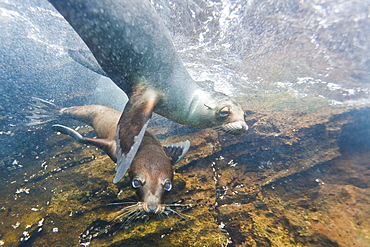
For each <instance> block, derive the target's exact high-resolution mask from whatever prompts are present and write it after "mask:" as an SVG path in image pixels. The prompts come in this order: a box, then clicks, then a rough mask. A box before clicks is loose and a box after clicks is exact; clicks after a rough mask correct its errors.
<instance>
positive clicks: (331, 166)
mask: <svg viewBox="0 0 370 247" xmlns="http://www.w3.org/2000/svg"><path fill="white" fill-rule="evenodd" d="M152 3H153V5H154V6H155V8H156V9H157V10H158V12H159V13H160V15H161V17H162V18H163V20H164V22H165V24H166V26H167V27H168V28H169V30H170V31H171V33H172V35H173V38H174V42H175V45H176V48H177V49H178V51H179V54H180V56H181V57H182V59H183V61H184V63H185V65H186V67H187V68H188V70H189V72H190V73H191V75H192V76H193V77H194V79H195V80H197V81H199V83H200V84H202V85H204V86H206V87H213V88H214V89H215V90H218V91H221V92H224V93H227V94H229V95H232V96H233V97H235V99H237V100H238V101H239V102H240V103H241V104H242V106H243V108H244V109H245V111H246V113H247V122H248V124H249V126H250V128H251V130H250V133H249V134H247V135H243V136H229V135H226V134H222V133H217V132H216V131H214V130H211V129H205V130H199V129H195V128H190V127H186V126H180V125H178V124H175V123H172V122H170V121H169V120H165V119H163V118H161V117H158V116H154V118H153V120H152V123H151V124H152V125H151V127H150V130H151V131H152V132H153V133H154V134H156V135H157V137H158V138H159V139H160V140H161V142H162V143H163V144H168V143H173V142H178V141H183V140H185V139H189V140H190V141H191V149H190V151H189V153H188V154H187V156H186V157H185V159H183V160H182V161H181V162H180V163H179V164H177V165H176V167H175V168H176V175H175V179H174V185H173V187H174V189H173V190H172V191H171V193H170V194H168V195H167V197H166V201H167V202H178V201H180V202H181V204H183V205H188V206H186V207H184V208H181V209H180V208H179V209H177V210H178V212H179V213H182V214H185V215H186V216H187V217H183V218H181V217H180V216H178V215H170V216H169V217H164V218H156V217H153V218H152V219H151V220H149V221H148V222H138V223H137V224H133V225H132V226H131V227H130V228H129V229H125V227H123V228H122V229H120V230H118V231H117V233H116V234H115V235H112V236H108V234H105V235H104V234H101V235H100V236H101V238H96V239H94V240H92V242H91V245H92V246H123V245H126V246H137V245H142V246H369V245H370V232H369V230H368V229H370V218H369V217H368V215H369V214H370V212H369V208H370V207H369V204H370V201H369V200H370V190H369V181H370V180H369V176H370V172H369V171H370V168H369V164H370V163H369V160H370V157H369V155H370V122H369V119H370V110H369V106H370V102H369V99H370V98H369V90H370V89H369V78H370V74H369V73H370V67H369V66H370V65H369V64H370V63H369V57H370V44H369V40H370V37H369V35H370V19H369V14H370V13H369V10H370V2H369V1H348V0H347V1H345V0H340V1H329V0H326V1H324V0H323V1H298V0H297V1H282V0H281V1H280V0H273V1H226V0H225V1H152ZM0 21H1V27H2V32H1V34H0V51H1V53H0V54H1V56H0V66H1V70H0V75H1V76H0V80H1V82H0V83H1V84H0V85H1V87H0V92H1V96H0V142H1V144H0V147H1V148H0V169H1V171H2V172H1V173H0V174H1V175H0V186H1V189H0V198H1V200H0V245H4V246H78V245H79V237H80V234H81V233H82V232H84V231H85V230H86V228H87V227H88V226H89V225H90V224H92V223H93V222H98V220H101V221H99V222H100V223H101V224H102V225H104V224H103V223H102V222H109V221H110V220H112V218H114V216H115V214H116V213H117V211H119V210H120V209H121V208H122V207H123V206H108V204H110V203H111V202H114V201H120V200H122V199H125V198H129V197H132V196H134V191H133V190H132V189H131V186H130V183H129V180H128V178H125V179H124V180H123V181H122V182H120V183H119V184H118V185H114V184H113V183H111V181H112V178H113V176H114V163H113V162H112V161H111V160H110V159H109V157H108V156H106V155H105V154H104V153H103V152H102V151H100V150H97V149H96V148H95V147H86V146H83V145H81V144H77V143H75V142H74V141H72V140H71V139H70V138H67V137H65V136H58V135H56V134H55V133H54V132H53V131H52V130H51V129H50V125H44V126H39V127H33V128H30V127H25V126H24V123H26V119H25V118H24V115H25V114H26V113H27V111H28V110H29V107H28V103H29V100H30V99H29V97H31V96H36V97H40V98H43V99H48V100H54V101H55V102H56V103H57V104H59V105H64V106H72V105H80V104H92V103H94V104H104V105H108V106H110V107H114V108H116V109H119V110H121V109H122V107H123V104H124V102H125V99H123V98H122V97H123V96H122V93H121V92H120V91H119V90H118V89H117V88H116V87H115V86H114V85H112V84H111V82H110V81H109V80H107V79H103V78H101V77H100V76H98V75H96V74H94V73H93V72H91V71H89V70H88V69H86V68H83V67H82V66H81V65H79V64H77V63H75V62H74V61H73V60H72V59H71V58H70V57H69V56H68V53H67V50H68V49H69V48H72V49H75V48H80V47H83V43H82V41H81V40H79V38H78V36H77V35H76V34H75V33H74V32H73V30H72V29H71V27H69V25H68V24H67V23H66V22H65V21H64V19H63V18H62V17H61V16H60V15H59V14H58V13H57V12H56V11H55V10H54V9H53V8H52V6H51V5H50V4H49V3H48V2H47V1H41V0H38V1H37V0H28V1H21V2H19V1H9V0H0ZM107 92H108V93H107ZM106 95H109V97H105V96H106ZM113 98H114V99H115V100H112V99H113ZM63 123H64V124H66V125H69V126H72V125H75V126H77V125H81V123H78V122H75V121H66V122H63ZM79 131H80V132H82V133H85V134H87V135H90V136H94V133H93V132H92V130H91V128H87V127H84V128H81V129H79ZM190 205H191V206H190ZM26 239H27V241H26ZM21 240H23V241H21Z"/></svg>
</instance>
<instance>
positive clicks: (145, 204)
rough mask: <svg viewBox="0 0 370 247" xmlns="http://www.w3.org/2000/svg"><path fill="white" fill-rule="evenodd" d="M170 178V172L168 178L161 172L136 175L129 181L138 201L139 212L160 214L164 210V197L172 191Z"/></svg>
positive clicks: (171, 176)
mask: <svg viewBox="0 0 370 247" xmlns="http://www.w3.org/2000/svg"><path fill="white" fill-rule="evenodd" d="M172 178H173V172H172V171H171V175H170V176H167V175H165V174H164V173H162V174H161V172H156V174H153V173H151V174H148V173H141V172H139V173H136V174H135V176H133V177H132V179H131V185H132V187H133V188H134V189H135V190H136V195H137V197H138V199H139V203H138V208H139V210H140V211H145V212H146V213H149V214H161V213H162V212H163V211H164V210H165V204H164V195H165V193H166V192H168V191H170V190H171V189H172Z"/></svg>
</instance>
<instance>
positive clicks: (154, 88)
mask: <svg viewBox="0 0 370 247" xmlns="http://www.w3.org/2000/svg"><path fill="white" fill-rule="evenodd" d="M49 2H50V3H51V4H52V5H53V6H54V7H55V8H56V9H57V10H58V11H59V13H61V14H62V16H63V17H64V18H65V19H66V20H67V21H68V22H69V24H70V25H71V26H72V27H73V28H74V30H75V31H76V32H77V33H78V35H79V36H80V37H81V38H82V40H83V41H84V42H85V44H86V45H87V46H88V48H89V49H90V51H91V53H92V55H93V58H84V59H75V60H81V61H82V60H83V61H82V62H81V64H85V65H86V64H90V65H88V66H87V67H89V68H91V69H93V70H94V71H96V72H98V73H100V74H102V75H105V76H108V77H109V78H110V79H112V81H113V82H114V83H115V84H117V86H118V87H120V88H121V89H122V90H123V91H125V93H126V94H127V95H128V97H129V102H128V103H127V105H126V106H125V109H124V111H123V113H122V116H121V118H120V120H119V123H118V126H117V135H116V144H117V152H116V153H117V174H116V177H115V178H114V182H115V183H116V182H118V181H119V180H120V179H121V178H122V177H123V175H124V174H125V173H126V171H127V169H128V167H129V165H130V164H131V162H132V159H133V158H134V157H135V153H136V152H137V149H138V148H139V145H140V142H141V140H142V137H143V136H144V132H145V129H146V127H147V124H148V121H149V119H150V117H151V115H152V112H153V111H154V112H156V113H158V114H159V115H162V116H164V117H166V118H168V119H171V120H173V121H176V122H178V123H181V124H184V125H189V126H194V127H201V128H208V127H212V128H213V127H215V128H217V129H222V130H224V131H226V132H228V133H232V134H242V133H245V132H247V130H248V126H247V124H246V123H245V119H244V112H243V110H242V109H241V107H240V106H239V105H238V104H237V103H236V102H235V101H233V100H232V99H231V98H230V97H228V96H227V95H225V94H222V93H219V92H214V91H207V90H204V89H202V88H201V87H200V86H199V85H197V84H196V83H195V82H194V80H193V79H192V78H191V76H190V75H189V73H188V71H187V70H186V68H185V67H184V65H183V64H182V62H181V60H180V57H179V56H178V54H177V52H176V49H175V47H174V45H173V43H172V41H171V37H170V34H169V32H168V30H167V29H166V28H165V26H164V24H163V23H162V21H161V19H160V17H159V16H158V14H157V13H156V11H155V9H154V8H153V6H152V5H151V4H150V2H149V1H143V0H107V1H101V0H63V1H61V0H49ZM76 57H77V56H76ZM95 59H96V60H95ZM94 60H95V61H94ZM88 61H91V63H89V62H88Z"/></svg>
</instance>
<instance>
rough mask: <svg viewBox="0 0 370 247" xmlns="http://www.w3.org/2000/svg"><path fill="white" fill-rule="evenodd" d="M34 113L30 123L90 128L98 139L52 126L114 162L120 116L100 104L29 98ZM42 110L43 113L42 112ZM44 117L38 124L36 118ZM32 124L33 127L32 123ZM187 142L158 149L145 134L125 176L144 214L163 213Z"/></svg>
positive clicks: (151, 135)
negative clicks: (63, 103) (67, 123)
mask: <svg viewBox="0 0 370 247" xmlns="http://www.w3.org/2000/svg"><path fill="white" fill-rule="evenodd" d="M33 100H34V102H35V103H34V104H33V107H34V108H35V109H34V112H33V115H32V116H31V117H29V118H30V119H31V124H29V125H36V124H40V123H45V122H50V121H53V120H60V119H76V120H79V121H81V122H84V123H86V124H88V125H91V126H92V127H93V128H94V130H95V132H96V134H97V137H98V138H89V137H83V136H81V135H80V134H79V133H78V132H76V131H75V130H73V129H71V128H68V127H66V126H63V125H53V126H52V128H53V129H54V130H57V131H60V132H62V133H63V134H67V135H70V136H72V137H74V138H75V139H76V140H77V141H79V142H81V143H84V144H89V145H95V146H97V147H99V148H101V149H103V150H104V151H105V152H106V153H107V154H108V155H109V157H110V158H111V159H112V160H113V161H115V162H116V160H117V157H116V139H115V135H116V126H117V123H118V121H119V118H120V115H121V113H120V112H119V111H116V110H114V109H112V108H109V107H106V106H102V105H84V106H72V107H65V108H64V107H59V106H56V105H54V104H52V103H50V102H48V101H44V100H41V99H37V98H33ZM43 109H44V111H43ZM40 111H42V112H41V113H42V114H41V115H42V117H43V118H44V121H43V122H40V121H39V119H38V118H37V116H38V115H39V112H40ZM32 123H33V124H32ZM188 149H189V141H186V142H182V143H176V144H170V145H166V146H162V145H161V143H160V142H159V141H158V140H157V139H156V138H155V136H154V135H153V134H151V133H150V132H148V131H145V134H144V137H143V140H142V142H141V145H140V147H139V149H138V151H137V153H136V156H135V158H134V159H133V161H132V163H131V165H130V167H129V169H128V173H129V176H130V179H131V181H132V186H133V187H134V188H135V189H136V193H137V196H138V199H139V203H138V207H139V210H143V211H145V212H147V213H162V212H163V211H164V210H165V206H164V194H165V192H166V191H169V190H171V188H172V179H173V173H174V171H173V164H175V163H177V162H178V161H179V160H180V159H181V158H182V157H183V156H184V155H185V154H186V152H187V151H188Z"/></svg>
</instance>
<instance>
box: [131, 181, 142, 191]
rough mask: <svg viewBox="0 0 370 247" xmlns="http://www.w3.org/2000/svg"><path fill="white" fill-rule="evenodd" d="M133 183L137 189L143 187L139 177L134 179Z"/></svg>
mask: <svg viewBox="0 0 370 247" xmlns="http://www.w3.org/2000/svg"><path fill="white" fill-rule="evenodd" d="M131 184H132V187H133V188H134V189H137V188H139V187H141V182H140V180H138V179H133V180H132V182H131Z"/></svg>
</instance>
